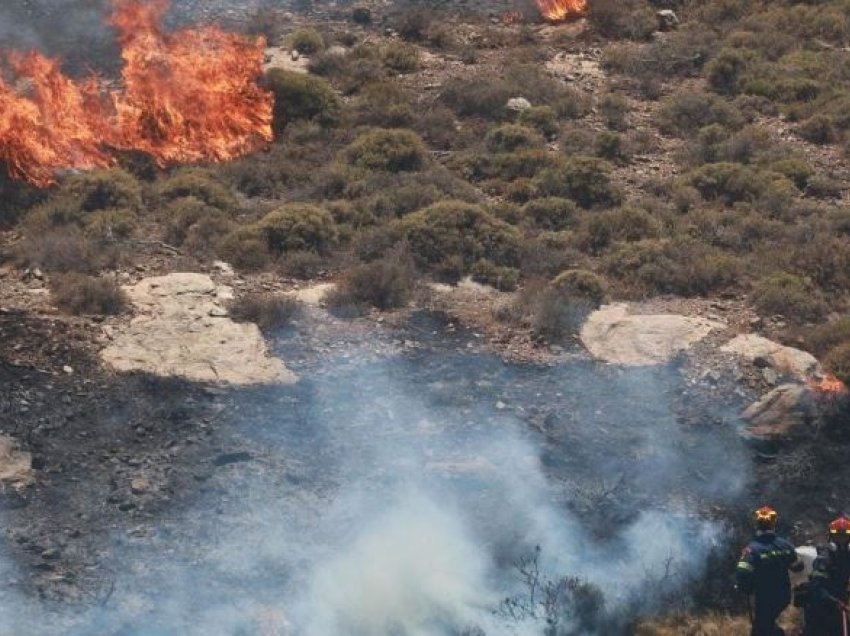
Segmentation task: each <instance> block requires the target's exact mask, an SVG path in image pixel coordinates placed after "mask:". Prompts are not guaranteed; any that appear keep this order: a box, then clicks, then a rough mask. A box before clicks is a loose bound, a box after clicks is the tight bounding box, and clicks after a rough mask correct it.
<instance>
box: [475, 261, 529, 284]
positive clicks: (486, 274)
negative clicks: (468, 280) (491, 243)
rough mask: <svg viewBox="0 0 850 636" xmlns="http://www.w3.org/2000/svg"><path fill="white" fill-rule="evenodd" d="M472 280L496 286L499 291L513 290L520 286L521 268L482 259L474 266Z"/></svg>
mask: <svg viewBox="0 0 850 636" xmlns="http://www.w3.org/2000/svg"><path fill="white" fill-rule="evenodd" d="M471 274H472V280H474V281H475V282H476V283H481V284H482V285H489V286H490V287H495V288H496V289H498V290H499V291H506V292H511V291H514V290H515V289H516V288H517V287H518V286H519V270H518V269H516V268H515V267H502V266H500V265H495V264H493V263H492V262H490V261H488V260H483V259H482V260H480V261H478V262H477V263H475V264H474V265H473V266H472V270H471Z"/></svg>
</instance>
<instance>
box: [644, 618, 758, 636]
mask: <svg viewBox="0 0 850 636" xmlns="http://www.w3.org/2000/svg"><path fill="white" fill-rule="evenodd" d="M749 632H750V622H749V619H747V618H745V617H743V616H737V617H736V616H724V615H719V614H712V615H708V616H677V617H674V618H663V619H647V620H643V621H640V622H639V623H638V624H637V625H636V626H635V631H634V635H635V636H730V635H734V634H748V633H749Z"/></svg>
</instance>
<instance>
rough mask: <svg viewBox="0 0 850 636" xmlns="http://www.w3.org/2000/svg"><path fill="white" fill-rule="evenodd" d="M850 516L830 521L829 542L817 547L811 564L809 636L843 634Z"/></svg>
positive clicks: (849, 567) (849, 569) (849, 563)
mask: <svg viewBox="0 0 850 636" xmlns="http://www.w3.org/2000/svg"><path fill="white" fill-rule="evenodd" d="M848 546H850V519H848V518H847V517H844V516H841V517H839V518H838V519H836V520H835V521H833V522H832V523H830V524H829V543H827V544H826V545H824V546H819V547H818V556H817V558H816V559H815V562H814V564H813V566H812V576H811V579H810V583H809V594H808V604H807V605H806V609H805V616H806V631H805V633H806V634H807V635H808V636H844V635H846V634H848V633H850V632H848V631H845V630H850V625H848V624H847V623H846V621H847V619H848V616H847V602H848V596H850V594H849V593H848V591H847V583H848V581H850V547H848Z"/></svg>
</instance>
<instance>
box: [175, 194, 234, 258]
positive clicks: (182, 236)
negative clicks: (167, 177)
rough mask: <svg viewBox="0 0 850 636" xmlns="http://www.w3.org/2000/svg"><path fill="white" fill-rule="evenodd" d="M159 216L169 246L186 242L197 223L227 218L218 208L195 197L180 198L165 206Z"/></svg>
mask: <svg viewBox="0 0 850 636" xmlns="http://www.w3.org/2000/svg"><path fill="white" fill-rule="evenodd" d="M161 214H162V216H163V219H164V220H165V236H164V239H165V241H166V242H167V243H169V244H171V245H176V246H180V245H183V242H184V241H185V240H186V237H187V236H188V234H189V231H190V229H191V228H192V226H194V225H195V224H196V223H198V222H199V221H202V220H203V219H209V218H212V217H219V216H222V217H223V218H225V219H226V218H228V217H227V215H226V214H225V213H223V212H222V211H221V210H219V209H218V208H214V207H212V206H210V205H207V203H206V202H205V201H202V200H201V199H198V198H197V197H193V196H189V197H181V198H179V199H175V200H173V201H171V202H169V203H168V204H167V205H165V206H164V207H163V208H162V210H161Z"/></svg>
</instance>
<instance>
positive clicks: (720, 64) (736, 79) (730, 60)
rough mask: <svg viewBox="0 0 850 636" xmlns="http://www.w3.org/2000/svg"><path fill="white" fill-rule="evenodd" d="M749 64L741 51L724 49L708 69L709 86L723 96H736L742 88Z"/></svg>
mask: <svg viewBox="0 0 850 636" xmlns="http://www.w3.org/2000/svg"><path fill="white" fill-rule="evenodd" d="M746 67H747V62H746V60H745V59H744V56H743V55H741V53H740V51H737V50H735V49H723V50H722V51H720V53H718V54H717V57H715V58H714V59H713V60H712V61H711V62H710V63H709V64H708V66H707V68H706V76H707V77H708V84H709V85H710V86H711V88H712V89H714V90H715V91H717V92H718V93H721V94H723V95H734V94H736V93H737V92H738V90H739V88H740V82H741V75H742V73H743V72H744V70H745V69H746Z"/></svg>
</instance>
